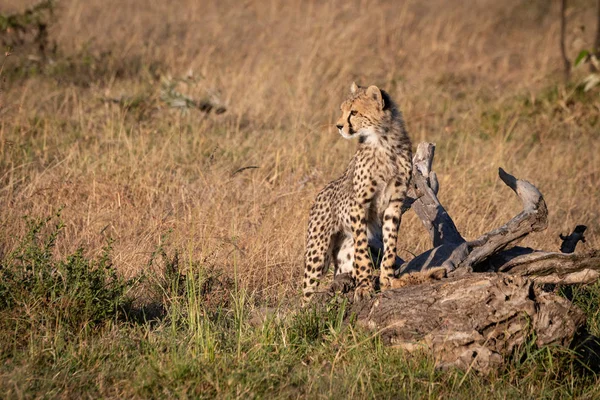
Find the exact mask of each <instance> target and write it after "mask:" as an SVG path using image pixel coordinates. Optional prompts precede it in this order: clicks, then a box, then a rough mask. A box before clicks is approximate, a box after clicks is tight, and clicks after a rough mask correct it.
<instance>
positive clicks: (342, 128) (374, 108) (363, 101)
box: [336, 82, 389, 142]
mask: <svg viewBox="0 0 600 400" xmlns="http://www.w3.org/2000/svg"><path fill="white" fill-rule="evenodd" d="M386 100H388V102H389V98H388V96H387V94H386V93H385V92H382V91H381V90H380V89H379V88H378V87H377V86H369V87H368V88H364V87H360V86H358V85H357V84H356V83H354V82H353V83H352V85H351V86H350V96H349V97H348V99H347V100H346V101H344V102H343V103H342V105H341V107H340V109H341V110H342V116H341V117H340V119H338V121H337V123H336V127H337V128H338V130H339V132H340V135H342V136H343V137H344V138H346V139H352V138H355V137H358V138H359V140H360V141H361V142H365V141H370V140H372V139H374V138H375V136H376V135H377V129H376V127H377V126H381V125H382V124H381V122H382V120H383V119H384V118H385V116H386V113H387V108H388V104H386V103H387V102H386Z"/></svg>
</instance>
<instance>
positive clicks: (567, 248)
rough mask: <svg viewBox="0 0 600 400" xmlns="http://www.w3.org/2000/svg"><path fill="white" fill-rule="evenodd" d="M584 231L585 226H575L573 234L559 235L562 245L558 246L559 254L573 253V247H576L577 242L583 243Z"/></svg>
mask: <svg viewBox="0 0 600 400" xmlns="http://www.w3.org/2000/svg"><path fill="white" fill-rule="evenodd" d="M586 229H587V226H585V225H577V226H576V227H575V230H573V233H571V234H570V235H567V236H564V235H563V234H562V233H561V234H560V235H559V236H560V238H561V239H562V241H563V242H562V245H561V246H560V252H561V253H573V252H574V251H575V247H577V243H579V241H581V242H583V243H585V237H584V236H583V234H584V233H585V230H586Z"/></svg>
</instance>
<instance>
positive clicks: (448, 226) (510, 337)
mask: <svg viewBox="0 0 600 400" xmlns="http://www.w3.org/2000/svg"><path fill="white" fill-rule="evenodd" d="M434 150H435V145H433V144H431V143H421V144H419V146H418V148H417V152H416V153H415V157H414V160H413V178H412V187H411V189H410V191H409V197H411V200H410V201H409V202H408V203H409V204H410V205H411V208H412V209H413V210H414V211H415V213H416V214H417V216H418V217H419V219H420V220H421V222H422V223H423V225H424V227H425V229H426V230H427V231H428V232H429V234H430V237H431V242H432V246H433V247H432V249H430V250H428V251H426V252H424V253H423V254H421V255H419V256H417V257H415V258H414V259H412V260H410V261H409V262H405V263H404V264H403V265H402V266H401V267H400V269H399V277H398V278H397V281H396V282H395V284H393V287H398V288H397V289H391V290H388V291H385V292H383V293H378V294H376V295H374V296H373V297H372V298H371V299H366V300H364V301H361V302H357V303H353V304H352V305H351V310H352V312H353V313H354V314H355V315H356V316H357V323H358V324H359V325H361V326H363V327H365V328H367V329H370V330H373V331H376V332H379V333H380V335H381V337H382V338H383V340H384V342H385V343H388V344H390V345H393V346H397V347H401V348H403V349H405V350H409V351H413V350H417V349H422V350H428V351H433V353H434V355H435V357H436V360H437V363H438V366H440V367H450V366H456V367H460V368H466V369H473V370H476V371H480V372H482V373H487V372H489V371H491V370H492V369H494V368H496V367H498V366H500V365H502V364H503V363H505V362H506V360H507V359H509V358H510V357H511V355H513V354H514V352H515V350H516V349H518V348H519V347H520V346H522V345H524V344H525V342H527V341H531V340H532V341H534V343H535V344H536V345H538V346H543V345H548V344H559V345H562V346H568V345H570V344H571V343H572V342H573V338H574V337H575V334H576V333H578V337H579V338H580V339H579V342H581V343H592V342H593V343H598V340H597V338H593V337H590V336H589V335H588V336H586V334H585V326H584V324H585V316H584V315H583V313H582V312H581V311H580V310H579V309H577V307H575V306H574V305H573V304H571V303H570V302H569V301H568V300H567V299H565V298H563V297H560V296H559V295H557V294H556V293H554V292H548V291H545V290H544V285H542V284H562V285H565V284H576V283H578V284H582V283H592V282H595V281H597V280H598V278H599V277H600V252H599V251H591V252H588V253H585V254H575V253H570V254H565V253H556V252H544V251H538V250H534V249H529V248H524V247H518V246H516V244H517V243H518V242H519V241H520V240H522V239H523V238H524V237H525V236H527V235H528V234H530V233H532V232H536V231H541V230H544V229H546V227H547V224H548V209H547V207H546V203H545V201H544V198H543V196H542V194H541V193H540V191H539V190H538V189H537V188H536V187H535V186H534V185H533V184H531V183H529V182H527V181H524V180H521V179H517V178H515V177H514V176H512V175H510V174H509V173H507V172H506V171H504V170H503V169H502V168H500V169H499V176H500V179H501V180H502V181H503V182H504V183H505V184H506V185H507V186H508V187H510V188H511V189H512V190H513V191H514V192H515V194H516V195H517V196H518V197H519V198H520V199H521V201H522V204H523V210H522V211H521V212H520V213H519V214H517V215H515V216H514V217H513V218H512V219H511V220H510V221H508V222H507V223H505V224H504V225H502V226H501V227H499V228H496V229H493V230H491V231H490V232H488V233H486V234H484V235H482V236H481V237H479V238H477V239H475V240H472V241H467V240H465V239H464V238H463V237H462V235H461V234H460V233H459V231H458V229H457V228H456V225H455V224H454V222H453V221H452V218H451V217H450V215H449V213H448V212H447V211H446V210H445V209H444V207H443V206H442V204H441V203H440V201H439V200H438V198H437V193H438V191H439V183H438V181H437V176H436V175H435V173H434V172H433V171H432V170H431V166H432V163H433V155H434ZM580 231H581V229H580ZM580 233H581V235H579V236H578V237H573V236H571V238H570V239H569V240H570V242H574V244H575V245H576V244H577V242H578V241H579V240H582V238H583V232H580ZM563 244H564V243H563ZM563 247H564V246H563ZM573 249H574V246H573ZM440 270H441V271H442V272H444V273H443V274H440V273H439V271H440ZM429 271H431V272H429ZM446 275H447V277H446ZM419 277H420V278H419ZM411 282H414V283H416V284H410V283H411ZM352 286H353V285H352V278H351V277H350V276H347V275H345V274H340V275H338V276H336V277H335V278H334V280H333V283H332V285H331V287H330V293H329V295H331V293H333V292H342V293H347V297H348V298H349V299H350V301H351V299H352V293H351V291H352ZM582 337H584V338H585V340H583V339H581V338H582ZM590 338H591V339H590ZM588 359H594V358H593V357H588ZM595 359H596V360H597V358H595ZM592 368H594V367H592ZM596 368H597V366H596Z"/></svg>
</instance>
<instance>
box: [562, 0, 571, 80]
mask: <svg viewBox="0 0 600 400" xmlns="http://www.w3.org/2000/svg"><path fill="white" fill-rule="evenodd" d="M566 9H567V0H561V2H560V54H561V56H562V59H563V65H564V67H565V82H566V81H568V80H569V77H570V76H571V61H569V58H568V57H567V50H566V48H565V36H566V29H567V17H566Z"/></svg>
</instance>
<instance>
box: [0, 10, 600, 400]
mask: <svg viewBox="0 0 600 400" xmlns="http://www.w3.org/2000/svg"><path fill="white" fill-rule="evenodd" d="M558 3H559V2H551V1H546V0H535V1H523V0H518V1H517V0H509V1H502V2H498V1H492V0H479V1H470V2H461V1H441V0H439V1H438V0H432V1H427V2H423V1H404V2H391V1H390V2H388V1H337V0H334V1H324V2H304V1H285V2H284V1H270V2H269V1H245V2H238V1H229V0H225V1H220V2H199V1H193V0H179V1H176V2H167V1H155V2H147V1H142V0H133V1H128V2H121V1H118V0H105V1H99V0H88V1H80V0H79V1H78V0H61V1H59V2H57V5H56V9H55V11H54V15H53V16H51V17H49V18H50V22H51V23H50V25H49V28H48V38H49V43H50V45H51V46H50V47H51V48H50V49H47V50H46V52H47V55H46V57H41V56H39V55H37V54H35V48H34V47H32V46H29V47H27V45H25V46H23V47H22V48H19V47H15V48H14V49H13V52H12V54H11V55H10V56H8V57H6V58H5V59H3V60H2V62H4V66H3V71H2V77H1V82H0V89H1V93H0V107H1V108H0V266H1V268H2V269H1V270H0V275H1V277H2V281H1V282H0V307H2V310H1V311H0V335H1V336H0V338H1V340H0V357H1V361H2V362H1V365H0V393H1V395H0V397H6V398H32V397H62V398H73V397H77V398H79V397H92V398H97V397H107V398H148V397H164V398H172V397H204V398H214V397H224V398H234V397H240V398H247V397H280V398H297V397H309V398H321V397H322V398H340V397H351V396H353V397H358V398H372V397H374V398H386V397H429V398H438V397H450V398H481V397H490V398H522V397H523V396H525V397H527V398H537V397H545V398H554V397H577V398H597V397H598V396H600V385H599V384H600V382H599V381H598V378H596V377H595V376H593V375H589V374H585V373H581V371H580V367H579V366H578V364H577V362H576V361H573V357H572V354H571V353H570V352H569V351H566V350H560V349H555V348H544V349H536V348H534V347H527V348H524V349H522V354H519V355H518V356H516V357H515V360H514V361H513V363H512V364H511V365H509V366H508V367H507V368H506V369H505V370H502V371H498V372H497V373H496V374H493V375H492V376H490V377H478V376H476V375H475V374H473V373H471V372H466V373H465V372H460V371H447V372H442V371H437V370H435V368H434V367H433V364H434V359H433V357H432V356H431V355H407V354H403V353H402V352H400V351H398V350H394V349H391V348H387V347H384V346H383V345H382V344H381V343H380V342H379V340H378V339H377V337H376V336H371V335H368V334H366V333H364V332H361V331H360V330H358V329H357V328H355V327H353V326H352V324H351V323H350V324H346V323H344V324H342V323H341V316H343V312H344V309H343V305H341V306H339V305H338V306H330V307H329V308H327V309H325V310H308V311H305V312H302V313H300V314H298V315H296V316H295V317H292V318H288V319H285V320H283V321H280V320H278V319H276V318H274V319H269V320H267V321H266V322H260V321H259V322H258V323H254V321H251V320H252V316H253V315H254V313H255V310H257V309H260V308H262V307H273V308H281V309H289V308H291V307H292V308H293V307H296V306H297V305H298V300H299V298H300V282H301V276H302V268H303V249H304V234H305V227H306V223H307V216H308V208H309V206H310V204H311V201H312V200H313V199H314V197H315V195H316V193H317V192H318V191H319V190H320V188H321V187H322V186H323V185H324V184H325V183H327V182H328V181H330V180H332V179H333V178H335V177H337V176H338V175H339V174H340V173H341V172H342V171H343V170H344V168H345V167H346V164H347V162H348V160H349V158H350V157H351V155H352V153H353V151H354V149H355V146H356V143H354V142H349V141H345V140H343V139H342V138H341V137H340V136H339V134H338V133H337V131H336V129H335V127H334V126H333V123H334V121H335V120H336V118H337V115H338V109H339V104H340V103H341V101H342V100H343V99H344V97H345V96H346V94H347V91H348V88H349V85H350V83H351V82H352V81H353V80H355V81H357V82H358V83H359V84H362V85H369V84H376V85H378V86H380V87H381V88H384V89H386V90H387V91H388V92H389V93H390V94H391V96H392V98H394V99H395V100H396V101H397V103H398V104H399V106H400V108H401V109H402V111H403V113H404V116H405V119H406V121H407V126H408V130H409V133H410V135H411V137H412V140H413V142H414V143H415V144H416V143H418V142H420V141H430V142H436V143H437V151H436V158H435V165H434V169H435V170H436V172H437V173H438V176H439V180H440V187H441V189H440V194H439V197H440V200H441V202H442V203H443V204H444V205H445V207H446V209H447V210H448V211H449V213H450V214H451V216H452V217H453V219H454V221H455V223H456V224H457V226H458V229H459V230H460V231H461V233H462V234H463V236H465V237H466V238H469V239H470V238H475V237H477V236H478V235H480V234H481V233H484V232H486V231H488V230H490V229H491V228H493V227H496V226H499V225H501V224H502V223H504V222H506V221H507V220H508V219H510V218H511V217H512V216H513V215H514V214H516V213H517V212H518V211H520V204H519V202H518V200H517V198H516V196H514V195H513V194H512V193H511V192H510V190H508V189H507V188H506V187H504V185H503V184H502V183H501V182H500V181H499V179H498V177H497V168H498V167H503V168H504V169H506V170H507V171H509V172H511V173H512V174H514V175H515V176H517V177H519V178H522V179H527V180H529V181H531V182H532V183H534V184H535V185H536V186H537V187H538V188H539V189H540V191H541V192H542V193H543V194H544V197H545V199H546V202H547V204H548V207H549V212H550V215H549V221H550V222H549V227H548V229H547V230H546V231H544V232H542V233H537V234H534V235H531V236H530V237H528V238H527V239H526V240H525V242H524V243H523V244H524V245H529V246H532V247H535V248H540V249H546V250H558V248H559V246H560V240H559V238H558V235H559V233H561V232H563V233H566V232H567V231H569V230H570V229H572V228H573V227H574V226H575V225H576V224H582V223H583V224H586V225H588V232H587V234H586V236H587V238H588V240H587V242H586V243H584V244H580V247H579V248H578V251H584V250H586V249H587V250H589V249H592V248H599V247H600V237H599V235H598V232H599V230H600V222H599V215H598V212H599V211H598V210H600V191H599V189H598V183H599V182H600V155H599V154H600V140H599V139H600V97H599V96H600V95H599V91H598V89H596V90H592V91H590V92H586V93H584V92H583V91H582V90H581V89H580V88H578V86H577V83H578V82H579V81H580V80H581V79H582V78H583V77H584V76H585V75H586V74H587V69H586V68H580V69H576V70H574V71H573V72H574V73H573V76H572V78H571V81H570V82H568V83H565V82H564V81H563V78H562V70H561V66H562V64H561V59H560V53H559V50H558V49H559V47H558V43H559V42H558V40H559V27H560V23H559V4H558ZM31 4H34V2H33V1H22V0H4V1H3V2H2V5H0V13H3V14H9V13H13V12H19V11H22V10H23V9H24V8H26V7H27V6H29V5H31ZM594 6H595V2H594V1H591V0H585V1H584V0H580V1H571V2H569V9H568V19H567V22H568V27H569V29H568V36H567V50H568V52H569V54H570V56H571V58H574V57H575V55H576V54H577V52H578V51H579V50H580V49H582V48H585V47H590V46H591V43H592V41H593V34H594V30H595V24H594V19H593V14H594V12H593V10H594ZM582 26H584V27H585V30H582V29H581V27H582ZM54 45H55V47H54ZM174 85H176V86H174ZM173 88H174V89H173ZM170 89H173V90H175V91H176V92H178V93H182V94H184V95H185V96H187V97H189V98H191V99H195V100H197V101H203V100H208V101H211V102H213V103H215V104H219V105H221V106H223V107H225V108H226V112H224V113H221V114H217V113H216V112H214V110H213V112H211V113H208V114H207V113H205V112H203V111H200V110H199V109H198V108H197V107H194V105H191V104H186V103H185V101H184V102H183V107H180V108H176V107H173V106H174V105H175V104H174V103H176V100H181V98H182V97H181V96H179V95H178V94H177V93H175V92H174V91H173V90H170ZM180 103H181V102H180ZM246 167H253V168H246ZM244 168H246V169H244ZM57 214H60V215H59V216H57ZM46 220H47V222H45V223H44V221H46ZM429 245H430V243H429V239H428V236H427V233H426V232H425V230H424V229H423V228H422V226H421V225H420V222H419V221H418V220H417V219H416V217H415V216H414V214H412V213H410V212H409V213H407V214H405V217H404V219H403V221H402V227H401V234H400V239H399V255H400V256H401V257H402V258H404V259H407V260H408V259H411V258H412V257H413V256H414V255H415V254H419V253H420V252H422V251H424V250H426V249H427V248H428V247H429ZM574 294H575V301H576V302H578V304H580V305H581V306H582V308H583V309H584V310H585V311H586V312H587V313H588V316H589V318H588V324H589V329H590V331H591V333H593V334H596V335H600V314H599V311H598V303H599V302H600V286H598V285H594V286H591V287H585V288H575V289H574Z"/></svg>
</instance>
